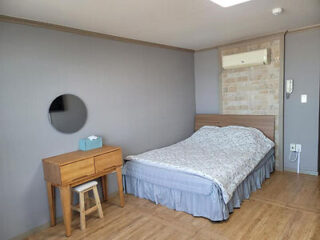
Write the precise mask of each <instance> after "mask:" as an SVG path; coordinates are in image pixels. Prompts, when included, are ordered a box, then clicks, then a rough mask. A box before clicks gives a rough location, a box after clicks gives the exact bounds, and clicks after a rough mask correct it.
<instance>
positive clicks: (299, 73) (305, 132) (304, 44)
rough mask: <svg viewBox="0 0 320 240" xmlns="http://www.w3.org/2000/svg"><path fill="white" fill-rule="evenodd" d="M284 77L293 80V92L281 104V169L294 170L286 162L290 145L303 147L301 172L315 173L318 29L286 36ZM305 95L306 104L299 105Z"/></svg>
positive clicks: (319, 69)
mask: <svg viewBox="0 0 320 240" xmlns="http://www.w3.org/2000/svg"><path fill="white" fill-rule="evenodd" d="M285 44H286V45H285V46H286V48H285V50H286V56H285V76H286V79H293V80H294V91H293V94H292V95H291V96H290V98H289V99H286V100H285V105H284V109H285V111H284V167H285V169H286V170H294V171H295V170H296V162H294V163H292V162H290V161H289V160H288V157H289V145H290V143H300V144H302V152H301V167H300V168H301V171H302V172H305V173H311V174H316V173H317V171H318V168H317V164H318V126H319V124H318V116H319V79H320V29H314V30H308V31H303V32H296V33H289V34H287V36H286V42H285ZM301 94H307V95H308V102H307V103H305V104H303V103H301V102H300V95H301Z"/></svg>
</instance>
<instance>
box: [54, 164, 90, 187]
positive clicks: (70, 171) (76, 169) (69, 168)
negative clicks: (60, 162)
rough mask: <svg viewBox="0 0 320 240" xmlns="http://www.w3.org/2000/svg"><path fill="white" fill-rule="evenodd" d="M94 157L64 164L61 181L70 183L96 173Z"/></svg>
mask: <svg viewBox="0 0 320 240" xmlns="http://www.w3.org/2000/svg"><path fill="white" fill-rule="evenodd" d="M93 161H94V160H93V158H88V159H84V160H81V161H77V162H73V163H70V164H67V165H64V166H62V167H61V169H60V173H61V182H62V183H68V182H72V181H76V180H79V179H81V178H84V177H86V176H89V175H92V174H94V173H95V172H94V162H93Z"/></svg>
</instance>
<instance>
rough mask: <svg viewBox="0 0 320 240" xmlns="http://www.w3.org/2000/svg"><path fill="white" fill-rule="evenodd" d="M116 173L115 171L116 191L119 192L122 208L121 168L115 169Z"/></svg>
mask: <svg viewBox="0 0 320 240" xmlns="http://www.w3.org/2000/svg"><path fill="white" fill-rule="evenodd" d="M116 171H117V179H118V190H119V196H120V206H121V207H124V195H123V185H122V172H121V168H120V167H117V169H116Z"/></svg>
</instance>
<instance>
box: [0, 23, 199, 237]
mask: <svg viewBox="0 0 320 240" xmlns="http://www.w3.org/2000/svg"><path fill="white" fill-rule="evenodd" d="M193 69H194V63H193V54H192V53H187V52H181V51H175V50H168V49H161V48H155V47H147V46H141V45H135V44H131V43H123V42H117V41H111V40H105V39H99V38H92V37H86V36H80V35H75V34H70V33H63V32H57V31H51V30H46V29H40V28H34V27H29V26H23V25H15V24H11V23H0V78H1V79H0V81H1V85H0V86H1V87H0V113H1V115H0V126H1V128H0V131H1V137H0V193H1V198H0V216H1V221H0V233H1V237H0V238H1V239H6V238H9V237H13V236H15V235H17V234H20V233H23V232H25V231H28V230H30V229H31V228H33V227H36V226H38V225H41V224H45V223H47V222H48V221H49V214H48V204H47V195H46V188H45V182H44V180H43V172H42V164H41V159H42V158H44V157H48V156H52V155H56V154H61V153H64V152H68V151H73V150H76V149H77V146H78V140H79V139H80V138H83V137H87V136H89V135H92V134H97V135H100V136H102V137H103V140H104V143H106V144H113V145H120V146H121V147H122V148H123V152H124V155H127V154H135V153H140V152H143V151H146V150H149V149H153V148H158V147H162V146H166V145H169V144H172V143H175V142H177V141H179V140H182V139H184V138H186V137H188V136H189V135H190V134H191V133H192V132H193V124H194V114H195V100H194V72H193ZM62 93H72V94H75V95H77V96H79V97H80V98H82V99H83V101H84V102H85V104H86V106H87V108H88V120H87V123H86V124H85V126H84V127H83V128H82V129H81V130H80V131H79V132H77V133H75V134H69V135H68V134H62V133H59V132H57V131H56V130H55V129H54V128H53V127H52V126H51V125H50V124H49V121H48V116H47V111H48V108H49V105H50V103H51V101H52V100H53V99H54V98H55V97H57V96H58V95H60V94H62ZM110 180H111V181H109V182H110V183H109V184H110V186H109V187H110V191H116V190H117V187H116V185H115V181H114V180H115V179H114V176H110ZM58 197H59V196H58ZM58 203H59V201H58ZM59 205H60V204H59ZM58 208H59V214H58V215H60V214H61V211H60V206H58Z"/></svg>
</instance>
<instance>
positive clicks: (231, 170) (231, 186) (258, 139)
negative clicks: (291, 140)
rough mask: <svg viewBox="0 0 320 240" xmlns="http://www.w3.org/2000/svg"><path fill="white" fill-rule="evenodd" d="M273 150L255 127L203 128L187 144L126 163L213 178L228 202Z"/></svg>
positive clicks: (133, 156) (154, 152) (178, 144)
mask: <svg viewBox="0 0 320 240" xmlns="http://www.w3.org/2000/svg"><path fill="white" fill-rule="evenodd" d="M273 147H274V143H273V142H272V141H271V140H270V139H268V138H267V137H266V136H264V134H263V133H262V132H261V131H259V130H258V129H255V128H248V127H240V126H228V127H213V126H204V127H202V128H201V129H199V130H198V131H197V132H195V133H194V134H193V135H192V136H191V137H189V138H187V139H186V140H184V141H181V142H178V143H176V144H174V145H171V146H168V147H164V148H160V149H155V150H152V151H148V152H145V153H142V154H138V155H131V156H128V157H126V160H133V161H137V162H141V163H144V164H149V165H153V166H157V167H162V168H168V169H175V170H178V171H183V172H187V173H191V174H196V175H198V176H202V177H205V178H207V179H210V180H212V181H214V182H215V183H216V184H218V186H219V187H220V188H221V191H222V195H223V200H224V202H225V203H228V201H229V200H230V199H231V197H232V195H233V192H234V191H235V189H236V188H237V186H238V185H239V184H240V183H241V182H242V181H243V180H244V179H245V178H246V177H247V176H248V175H249V174H250V172H251V171H252V170H253V169H254V168H255V167H256V166H257V165H258V164H259V162H260V161H261V160H262V159H263V157H264V156H265V155H266V154H267V153H268V152H269V151H270V150H271V148H273Z"/></svg>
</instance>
